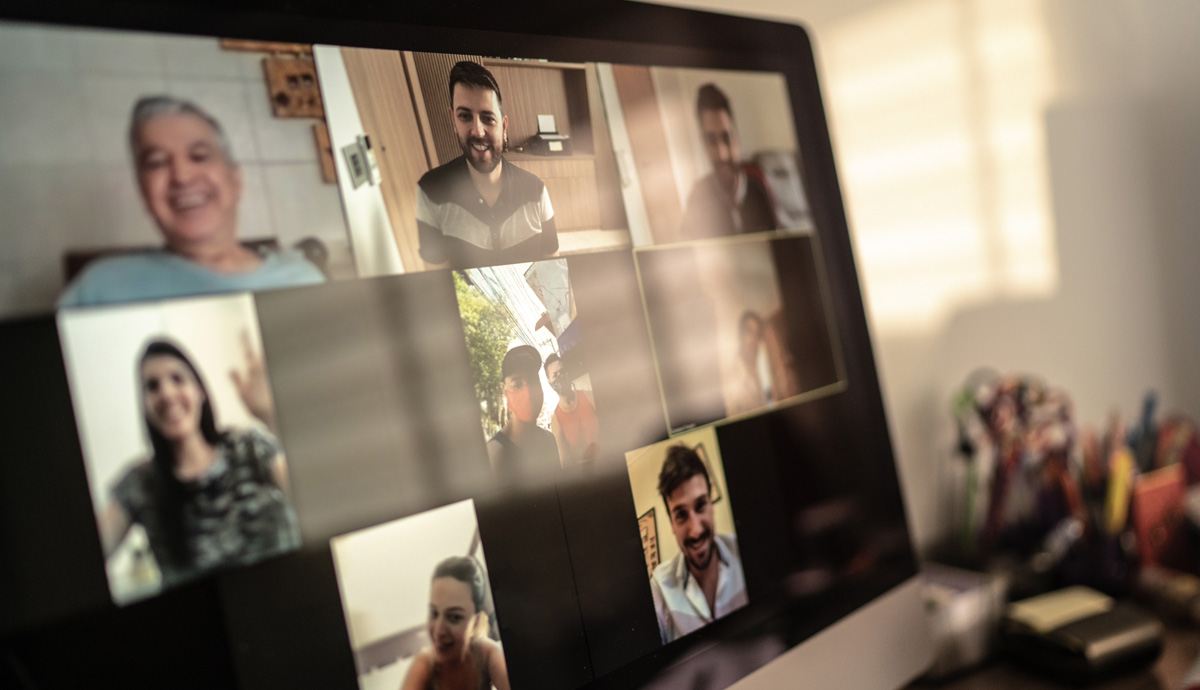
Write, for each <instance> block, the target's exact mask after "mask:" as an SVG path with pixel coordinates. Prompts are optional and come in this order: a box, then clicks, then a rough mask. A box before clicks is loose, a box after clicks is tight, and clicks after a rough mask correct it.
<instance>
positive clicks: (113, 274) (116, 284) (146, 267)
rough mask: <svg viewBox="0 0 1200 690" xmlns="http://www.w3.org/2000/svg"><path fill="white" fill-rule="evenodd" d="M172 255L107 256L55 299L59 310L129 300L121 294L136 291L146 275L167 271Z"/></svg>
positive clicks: (145, 253)
mask: <svg viewBox="0 0 1200 690" xmlns="http://www.w3.org/2000/svg"><path fill="white" fill-rule="evenodd" d="M174 264H175V262H174V261H173V256H172V255H171V254H168V253H167V252H164V251H139V252H134V253H130V254H119V255H116V256H106V257H103V258H100V259H96V260H94V261H92V262H91V263H89V264H88V265H87V267H86V268H84V269H83V271H82V272H80V274H79V275H77V276H76V277H75V279H74V280H72V281H71V283H70V284H69V285H68V286H67V289H66V290H65V291H64V292H63V294H62V296H61V297H59V299H58V306H60V307H82V306H90V305H99V304H107V303H109V302H120V301H126V300H128V299H130V297H129V296H128V295H125V294H123V293H125V292H128V291H129V290H130V289H133V288H136V286H137V285H138V284H141V283H144V282H145V281H146V280H147V279H153V276H150V275H148V274H151V273H157V272H162V271H164V270H169V269H171V268H172V267H173V266H174Z"/></svg>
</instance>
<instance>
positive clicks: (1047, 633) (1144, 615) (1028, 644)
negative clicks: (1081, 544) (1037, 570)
mask: <svg viewBox="0 0 1200 690" xmlns="http://www.w3.org/2000/svg"><path fill="white" fill-rule="evenodd" d="M1163 634H1164V629H1163V625H1162V623H1161V622H1160V621H1159V620H1158V619H1157V618H1155V617H1154V616H1153V615H1151V614H1150V613H1148V612H1146V611H1145V610H1143V609H1142V608H1140V607H1138V606H1136V605H1134V604H1131V603H1128V602H1116V601H1114V600H1113V599H1111V598H1110V597H1108V596H1106V595H1104V594H1101V593H1100V592H1097V591H1095V590H1092V589H1089V588H1087V587H1068V588H1066V589H1062V590H1058V591H1056V592H1050V593H1048V594H1042V595H1039V596H1036V597H1032V598H1030V599H1025V600H1023V601H1018V602H1014V603H1012V604H1009V606H1008V611H1007V613H1006V614H1005V618H1004V626H1003V632H1002V636H1001V637H1002V643H1003V647H1004V650H1005V652H1006V653H1007V655H1008V656H1009V658H1010V659H1011V660H1012V661H1013V662H1014V663H1017V664H1021V665H1023V666H1026V667H1029V668H1031V669H1033V670H1035V671H1038V672H1041V673H1044V674H1046V675H1048V676H1051V677H1053V678H1056V679H1058V680H1061V681H1065V682H1068V683H1089V682H1094V681H1098V680H1101V679H1104V678H1109V677H1112V676H1114V675H1117V674H1119V673H1124V672H1127V671H1132V670H1135V669H1139V668H1143V667H1145V666H1148V665H1150V664H1151V663H1153V662H1154V661H1155V660H1156V659H1157V658H1158V657H1159V655H1160V654H1161V653H1162V648H1163Z"/></svg>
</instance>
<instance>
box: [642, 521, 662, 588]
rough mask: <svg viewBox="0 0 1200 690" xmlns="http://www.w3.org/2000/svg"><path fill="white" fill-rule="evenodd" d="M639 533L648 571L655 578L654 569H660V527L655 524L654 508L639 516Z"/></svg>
mask: <svg viewBox="0 0 1200 690" xmlns="http://www.w3.org/2000/svg"><path fill="white" fill-rule="evenodd" d="M638 532H640V533H641V535H642V551H644V552H645V554H646V569H647V570H648V571H649V573H650V576H651V577H653V576H654V569H655V568H657V567H658V562H659V551H658V526H657V525H656V523H655V522H654V508H651V509H650V510H647V511H646V512H644V513H642V514H641V515H640V516H638Z"/></svg>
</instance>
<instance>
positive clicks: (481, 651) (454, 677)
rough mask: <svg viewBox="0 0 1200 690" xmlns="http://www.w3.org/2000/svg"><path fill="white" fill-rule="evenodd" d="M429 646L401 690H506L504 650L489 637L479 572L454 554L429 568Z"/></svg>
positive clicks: (415, 660) (468, 559)
mask: <svg viewBox="0 0 1200 690" xmlns="http://www.w3.org/2000/svg"><path fill="white" fill-rule="evenodd" d="M429 589H430V591H429V621H428V626H429V628H428V633H429V642H430V646H429V647H426V648H424V649H422V650H421V651H419V652H417V654H416V656H415V657H413V661H412V663H411V664H410V665H409V667H408V673H407V674H406V675H405V676H404V684H403V685H402V686H401V689H402V690H490V689H491V688H493V687H494V688H496V689H497V690H509V686H508V668H507V666H506V665H505V663H504V651H503V650H502V649H501V648H500V645H499V644H498V643H496V642H494V641H493V640H491V639H490V638H489V637H488V631H489V627H490V624H489V622H488V615H487V612H486V611H485V610H484V598H485V597H484V595H485V592H486V585H485V584H484V580H483V568H482V566H480V565H479V561H476V560H475V559H474V558H471V557H470V556H452V557H450V558H447V559H446V560H444V561H442V562H441V563H438V565H437V567H436V568H434V570H433V582H432V583H431V586H430V588H429Z"/></svg>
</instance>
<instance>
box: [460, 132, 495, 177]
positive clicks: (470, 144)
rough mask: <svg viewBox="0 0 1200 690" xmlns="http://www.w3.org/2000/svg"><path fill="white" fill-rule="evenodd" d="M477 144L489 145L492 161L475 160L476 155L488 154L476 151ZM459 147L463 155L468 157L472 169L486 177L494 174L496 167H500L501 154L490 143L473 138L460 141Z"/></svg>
mask: <svg viewBox="0 0 1200 690" xmlns="http://www.w3.org/2000/svg"><path fill="white" fill-rule="evenodd" d="M477 143H478V144H486V145H487V147H488V148H487V151H491V152H492V156H491V159H490V160H488V161H481V160H477V159H476V158H475V155H476V154H480V153H486V152H487V151H477V150H476V149H475V144H477ZM458 146H459V148H461V149H462V152H463V155H464V156H466V158H467V163H469V164H470V165H471V167H472V168H475V171H476V172H481V173H483V174H484V175H486V174H488V173H490V172H492V171H493V170H495V169H496V166H498V165H500V152H499V151H497V150H496V147H495V145H493V144H492V142H490V141H487V140H484V139H477V138H475V137H471V138H469V139H467V140H466V141H463V140H462V139H459V140H458Z"/></svg>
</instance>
